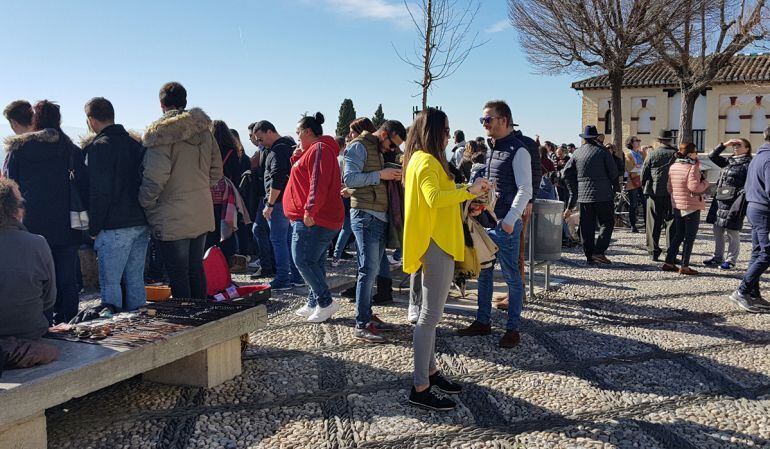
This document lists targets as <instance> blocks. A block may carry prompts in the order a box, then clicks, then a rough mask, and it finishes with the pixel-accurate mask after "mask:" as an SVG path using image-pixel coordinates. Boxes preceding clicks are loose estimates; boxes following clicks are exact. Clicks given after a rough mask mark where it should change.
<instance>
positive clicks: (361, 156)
mask: <svg viewBox="0 0 770 449" xmlns="http://www.w3.org/2000/svg"><path fill="white" fill-rule="evenodd" d="M405 140H406V129H405V128H404V125H402V124H401V122H398V121H396V120H388V121H386V122H385V123H383V124H382V126H380V129H378V130H377V131H375V132H374V133H370V132H368V131H364V132H363V133H361V135H359V136H358V137H356V138H355V139H353V141H352V142H351V143H350V145H349V146H348V147H347V149H346V150H345V156H344V157H345V172H344V175H343V179H344V181H345V186H347V188H348V189H350V191H351V196H350V225H351V228H352V229H353V234H354V235H355V236H356V245H358V283H357V284H356V328H355V331H354V336H355V338H358V339H361V340H364V341H367V342H369V343H384V342H385V338H384V337H383V336H382V335H380V334H379V333H380V331H382V330H387V329H388V326H387V325H386V324H385V323H383V322H382V321H381V320H380V319H379V318H377V316H376V315H373V314H372V287H374V282H375V280H376V278H377V274H378V273H379V272H380V262H381V261H382V259H383V254H384V252H385V243H386V241H387V236H388V208H389V204H388V192H387V188H386V186H385V183H384V182H383V181H400V180H401V170H400V169H397V168H385V158H384V157H383V154H384V153H387V152H391V151H395V150H398V147H399V146H400V145H401V144H402V143H403V142H404V141H405Z"/></svg>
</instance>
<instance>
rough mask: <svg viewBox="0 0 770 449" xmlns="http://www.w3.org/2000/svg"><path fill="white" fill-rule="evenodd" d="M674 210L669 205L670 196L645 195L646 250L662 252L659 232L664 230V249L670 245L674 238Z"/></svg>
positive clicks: (651, 252)
mask: <svg viewBox="0 0 770 449" xmlns="http://www.w3.org/2000/svg"><path fill="white" fill-rule="evenodd" d="M673 225H674V210H673V208H672V207H671V197H670V196H663V197H660V196H649V197H647V252H648V253H650V254H653V253H658V254H660V253H662V252H663V250H662V249H661V247H660V233H661V232H662V231H663V230H665V231H666V249H668V248H669V247H671V242H672V241H673V240H674V229H673Z"/></svg>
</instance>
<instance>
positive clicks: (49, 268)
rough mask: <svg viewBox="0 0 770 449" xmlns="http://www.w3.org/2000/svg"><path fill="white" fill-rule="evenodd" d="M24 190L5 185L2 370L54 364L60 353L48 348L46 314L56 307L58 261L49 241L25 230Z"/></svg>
mask: <svg viewBox="0 0 770 449" xmlns="http://www.w3.org/2000/svg"><path fill="white" fill-rule="evenodd" d="M23 217H24V200H23V199H22V197H21V193H20V192H19V186H18V185H17V184H16V183H15V182H14V181H12V180H10V179H5V178H4V179H0V248H2V249H3V254H5V255H9V254H12V255H13V257H0V369H2V368H6V369H7V368H27V367H30V366H34V365H42V364H46V363H50V362H52V361H54V360H56V358H57V357H58V356H59V350H58V349H57V348H56V347H54V346H50V345H47V344H45V343H42V342H41V341H40V338H41V337H42V336H43V335H45V333H46V332H48V319H46V317H45V315H44V313H43V312H44V311H46V310H48V309H50V308H52V307H53V305H54V302H56V278H55V274H54V265H53V257H52V256H51V250H50V248H49V247H48V244H47V243H46V241H45V239H44V238H43V237H42V236H39V235H35V234H31V233H29V232H28V231H27V229H26V228H25V227H24V225H23V224H21V221H22V218H23Z"/></svg>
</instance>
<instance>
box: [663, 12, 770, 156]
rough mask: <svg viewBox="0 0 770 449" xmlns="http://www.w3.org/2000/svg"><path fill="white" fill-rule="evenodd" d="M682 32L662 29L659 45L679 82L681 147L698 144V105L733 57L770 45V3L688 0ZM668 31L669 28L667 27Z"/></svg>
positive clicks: (678, 29) (672, 28)
mask: <svg viewBox="0 0 770 449" xmlns="http://www.w3.org/2000/svg"><path fill="white" fill-rule="evenodd" d="M682 14H683V16H682V18H683V21H682V22H681V23H680V24H679V25H678V26H676V27H672V26H670V25H671V24H665V23H656V24H655V25H657V26H656V27H655V28H656V36H657V38H656V39H654V40H653V45H654V47H655V49H656V50H657V54H658V56H659V57H660V59H662V60H663V62H664V63H665V64H666V65H668V67H670V68H671V70H672V71H673V73H674V76H675V77H676V79H677V80H678V82H679V89H680V91H681V95H682V109H681V114H680V116H679V140H680V142H692V138H693V135H692V121H693V113H694V110H695V102H696V100H697V99H698V95H700V94H701V92H703V91H704V90H705V89H706V88H707V87H708V86H709V85H710V84H711V83H712V81H714V79H715V78H716V76H717V74H718V72H719V71H720V69H723V68H725V67H727V66H729V65H730V64H731V62H732V59H733V57H734V56H735V55H736V54H737V53H738V52H740V51H742V50H743V49H745V48H747V47H749V46H751V45H752V44H754V43H755V42H757V41H761V40H763V39H766V38H767V37H768V36H769V34H768V28H767V25H768V20H767V8H766V0H686V1H685V8H683V11H682ZM667 25H668V26H667Z"/></svg>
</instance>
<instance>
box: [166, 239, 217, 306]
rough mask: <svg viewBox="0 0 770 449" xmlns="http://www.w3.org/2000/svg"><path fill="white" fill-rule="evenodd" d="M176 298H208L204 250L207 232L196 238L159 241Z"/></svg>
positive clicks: (172, 291) (172, 292)
mask: <svg viewBox="0 0 770 449" xmlns="http://www.w3.org/2000/svg"><path fill="white" fill-rule="evenodd" d="M159 243H160V252H161V255H162V256H163V263H164V264H165V265H166V272H167V273H168V279H169V284H170V285H171V294H172V295H174V298H194V299H206V297H207V295H206V276H205V275H204V274H203V252H204V250H205V246H206V234H201V235H199V236H198V237H196V238H194V239H184V240H174V241H170V242H159Z"/></svg>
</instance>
